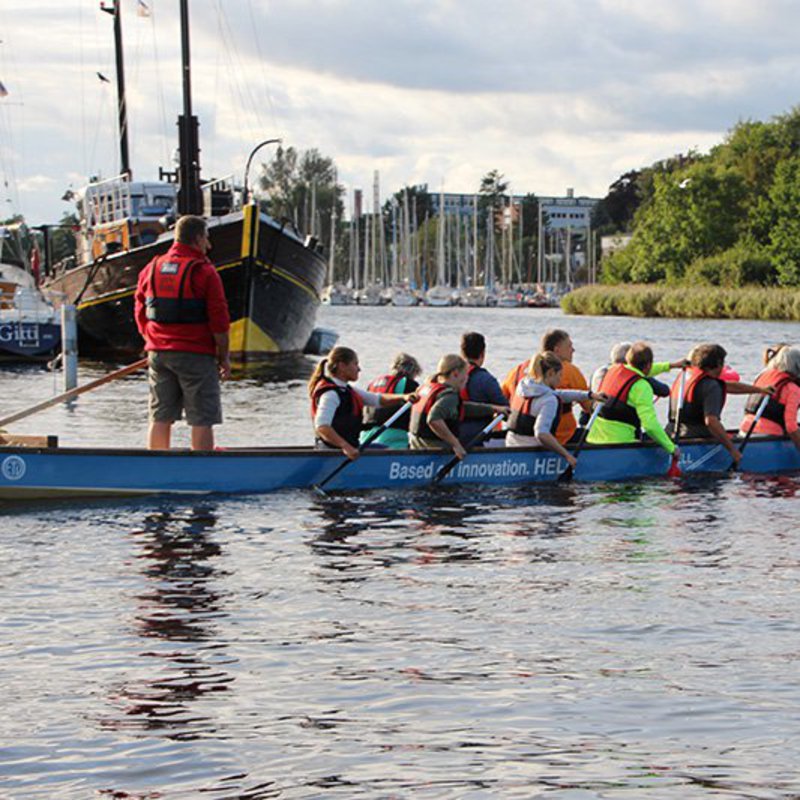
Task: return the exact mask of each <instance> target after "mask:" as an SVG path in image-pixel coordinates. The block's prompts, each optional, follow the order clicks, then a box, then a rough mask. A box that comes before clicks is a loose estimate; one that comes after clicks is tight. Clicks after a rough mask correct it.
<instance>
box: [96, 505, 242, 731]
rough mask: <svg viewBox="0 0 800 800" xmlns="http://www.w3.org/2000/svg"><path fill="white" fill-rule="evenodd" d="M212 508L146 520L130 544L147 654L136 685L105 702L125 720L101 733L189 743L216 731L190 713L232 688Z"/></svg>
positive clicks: (112, 721) (137, 620)
mask: <svg viewBox="0 0 800 800" xmlns="http://www.w3.org/2000/svg"><path fill="white" fill-rule="evenodd" d="M216 523H217V517H216V512H215V507H214V505H213V504H208V505H200V506H196V507H189V508H175V509H174V510H170V511H157V512H154V513H151V514H148V515H147V516H146V517H145V519H144V523H143V525H142V528H141V529H140V530H136V531H133V532H132V533H131V536H132V537H133V538H134V539H135V540H136V543H137V546H138V554H137V555H136V562H135V566H136V567H137V568H138V569H139V571H140V572H141V574H142V575H143V576H144V578H145V579H146V581H145V586H146V588H145V590H144V591H142V592H139V593H137V594H136V595H135V596H134V598H133V599H134V601H135V602H136V610H135V612H134V625H135V628H136V632H137V634H138V636H139V637H141V639H142V640H143V641H142V644H143V645H144V647H145V649H143V650H142V651H141V652H140V653H139V657H140V658H141V659H143V662H142V663H143V664H144V665H145V666H143V667H141V668H140V669H138V670H135V672H136V673H137V677H136V678H135V679H133V680H129V681H125V682H124V683H122V684H121V685H119V686H116V687H114V688H113V690H112V692H111V697H110V700H111V702H112V704H113V705H115V706H117V707H118V708H119V709H120V712H121V713H122V715H123V717H122V718H118V717H115V716H112V717H109V718H106V719H104V720H103V721H102V726H103V727H104V728H107V729H108V728H112V729H125V730H136V729H141V730H154V729H158V730H161V731H163V735H164V736H167V737H169V738H175V739H180V740H189V739H194V738H197V737H199V736H201V735H202V734H203V733H209V732H212V731H213V727H212V726H211V725H210V722H211V719H210V717H208V716H205V715H203V714H202V713H199V712H198V711H197V710H196V709H195V708H193V705H194V704H195V703H196V702H197V701H198V700H200V699H201V698H202V697H203V696H204V695H207V694H209V693H218V692H226V691H228V689H229V688H230V684H231V682H232V681H233V678H232V677H231V675H230V674H229V673H228V672H226V670H225V666H226V665H228V664H230V663H232V662H233V660H234V659H232V658H231V657H230V656H228V655H227V652H226V651H227V648H228V645H227V644H226V643H225V642H224V641H221V640H219V638H218V627H219V623H220V622H221V621H222V620H223V619H224V618H225V617H226V616H227V612H226V611H225V609H224V595H223V594H222V593H221V592H219V591H218V590H216V589H215V584H216V583H217V582H218V581H219V580H220V579H221V578H223V577H224V575H225V573H224V572H223V571H222V570H220V568H219V566H218V563H217V562H218V560H219V558H220V556H221V554H222V549H221V547H220V546H219V545H218V544H217V543H216V542H215V541H213V539H212V534H213V529H214V527H215V525H216Z"/></svg>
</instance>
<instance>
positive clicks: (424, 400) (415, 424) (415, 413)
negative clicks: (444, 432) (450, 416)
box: [409, 382, 464, 439]
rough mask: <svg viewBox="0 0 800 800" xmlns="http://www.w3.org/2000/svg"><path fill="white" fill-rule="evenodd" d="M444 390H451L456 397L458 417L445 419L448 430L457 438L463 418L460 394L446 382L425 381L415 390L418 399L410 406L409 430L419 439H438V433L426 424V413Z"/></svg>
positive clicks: (462, 403)
mask: <svg viewBox="0 0 800 800" xmlns="http://www.w3.org/2000/svg"><path fill="white" fill-rule="evenodd" d="M445 392H453V394H455V395H456V397H458V419H455V420H445V422H446V424H447V427H448V428H449V429H450V432H451V433H452V434H453V436H455V437H456V438H458V431H459V427H460V424H461V421H462V420H463V419H464V402H463V401H462V399H461V396H460V395H459V394H458V392H456V390H455V389H453V387H452V386H448V385H447V384H446V383H438V382H437V383H426V384H424V385H423V386H422V387H421V388H420V390H419V391H418V392H417V394H418V395H419V400H417V402H416V403H414V405H413V406H412V407H411V424H410V426H409V431H410V433H412V434H413V435H414V436H418V437H419V438H420V439H438V438H439V437H438V435H437V434H436V433H434V432H433V430H432V429H431V427H430V426H429V425H428V414H429V413H430V410H431V409H432V408H433V405H434V403H436V401H437V400H438V399H439V398H440V397H441V395H442V394H444V393H445Z"/></svg>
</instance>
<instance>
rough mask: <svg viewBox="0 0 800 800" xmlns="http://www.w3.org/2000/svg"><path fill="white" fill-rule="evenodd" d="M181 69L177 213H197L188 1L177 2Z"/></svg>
mask: <svg viewBox="0 0 800 800" xmlns="http://www.w3.org/2000/svg"><path fill="white" fill-rule="evenodd" d="M181 66H182V70H183V114H181V115H180V116H179V117H178V148H179V153H180V163H179V165H178V214H201V213H202V211H203V195H202V191H201V189H200V146H199V143H198V127H199V126H198V122H197V117H196V116H194V115H193V114H192V77H191V63H190V57H189V0H181Z"/></svg>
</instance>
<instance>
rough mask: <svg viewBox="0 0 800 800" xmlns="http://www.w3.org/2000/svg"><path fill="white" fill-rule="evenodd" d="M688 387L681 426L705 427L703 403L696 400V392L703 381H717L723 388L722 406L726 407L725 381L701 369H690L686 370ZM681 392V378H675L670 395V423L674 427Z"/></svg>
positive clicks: (686, 388)
mask: <svg viewBox="0 0 800 800" xmlns="http://www.w3.org/2000/svg"><path fill="white" fill-rule="evenodd" d="M686 375H687V378H686V385H685V392H684V396H683V408H682V409H681V426H683V425H686V426H687V427H689V426H699V427H705V424H706V419H705V413H704V411H703V404H702V402H698V401H697V400H696V399H695V391H696V389H697V387H698V386H699V385H700V384H701V383H702V382H703V381H706V380H707V381H716V382H717V383H718V384H719V385H720V386H721V387H722V404H723V405H725V398H726V397H727V394H728V392H727V388H726V386H725V381H723V380H722V379H721V378H714V377H713V376H711V375H709V374H708V373H707V372H704V371H703V370H702V369H700V368H699V367H688V368H687V370H686ZM680 391H681V379H680V376H678V377H677V378H675V381H674V383H673V384H672V388H671V389H670V393H669V421H670V422H671V423H672V424H673V425H674V424H675V417H676V415H677V410H678V397H679V395H680Z"/></svg>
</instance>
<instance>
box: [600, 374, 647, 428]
mask: <svg viewBox="0 0 800 800" xmlns="http://www.w3.org/2000/svg"><path fill="white" fill-rule="evenodd" d="M643 380H645V378H643V377H642V376H641V375H639V374H638V373H636V372H634V371H633V370H632V369H630V368H629V367H628V366H626V365H625V364H612V366H610V367H609V368H608V371H607V372H606V374H605V375H604V376H603V380H602V381H600V391H601V392H603V393H604V394H607V395H608V400H606V402H605V403H603V405H602V407H601V408H600V412H599V414H598V416H600V417H603V419H609V420H613V421H614V422H624V423H625V424H626V425H630V426H631V427H633V428H636V432H637V435H638V434H639V433H640V432H641V429H642V422H641V420H640V419H639V414H638V412H637V411H636V409H635V408H634V407H633V406H632V405H630V404H629V403H628V395H629V394H630V392H631V389H632V388H633V386H634V384H635V383H636V382H637V381H643Z"/></svg>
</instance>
